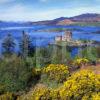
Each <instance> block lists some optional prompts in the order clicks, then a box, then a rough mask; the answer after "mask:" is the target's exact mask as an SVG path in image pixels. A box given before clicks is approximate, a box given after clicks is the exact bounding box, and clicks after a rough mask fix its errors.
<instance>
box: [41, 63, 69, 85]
mask: <svg viewBox="0 0 100 100" xmlns="http://www.w3.org/2000/svg"><path fill="white" fill-rule="evenodd" d="M42 74H43V75H44V77H45V79H49V80H53V81H56V82H58V83H62V82H64V81H65V80H66V78H67V77H68V76H69V71H68V67H67V66H65V65H60V64H58V65H55V64H50V65H49V66H47V67H45V68H44V69H43V71H42Z"/></svg>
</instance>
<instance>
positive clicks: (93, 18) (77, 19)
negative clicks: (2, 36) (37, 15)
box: [0, 13, 100, 27]
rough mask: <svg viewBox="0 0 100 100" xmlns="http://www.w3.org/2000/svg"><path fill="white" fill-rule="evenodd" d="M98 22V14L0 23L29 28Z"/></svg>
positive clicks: (99, 15)
mask: <svg viewBox="0 0 100 100" xmlns="http://www.w3.org/2000/svg"><path fill="white" fill-rule="evenodd" d="M81 22H82V23H83V22H84V23H86V24H87V22H88V23H91V22H93V23H94V22H96V23H97V22H100V14H95V13H86V14H81V15H78V16H74V17H70V18H68V17H60V18H57V19H54V20H46V21H37V22H21V23H20V22H4V21H0V27H1V26H4V27H6V26H27V25H28V26H29V25H69V24H75V23H81Z"/></svg>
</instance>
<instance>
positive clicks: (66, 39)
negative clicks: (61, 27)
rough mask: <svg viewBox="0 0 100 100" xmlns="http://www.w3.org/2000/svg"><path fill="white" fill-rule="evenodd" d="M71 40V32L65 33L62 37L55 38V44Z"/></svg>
mask: <svg viewBox="0 0 100 100" xmlns="http://www.w3.org/2000/svg"><path fill="white" fill-rule="evenodd" d="M71 40H72V32H71V31H65V34H64V35H63V36H57V37H56V38H55V41H56V42H59V41H71Z"/></svg>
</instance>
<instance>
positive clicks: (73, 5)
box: [0, 0, 100, 21]
mask: <svg viewBox="0 0 100 100" xmlns="http://www.w3.org/2000/svg"><path fill="white" fill-rule="evenodd" d="M82 13H100V0H0V20H5V21H40V20H50V19H55V18H58V17H70V16H75V15H79V14H82Z"/></svg>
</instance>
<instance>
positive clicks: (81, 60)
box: [73, 58, 89, 67]
mask: <svg viewBox="0 0 100 100" xmlns="http://www.w3.org/2000/svg"><path fill="white" fill-rule="evenodd" d="M88 62H89V60H88V59H86V58H78V59H75V60H74V62H73V65H74V66H78V67H82V66H85V65H86V64H87V63H88Z"/></svg>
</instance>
